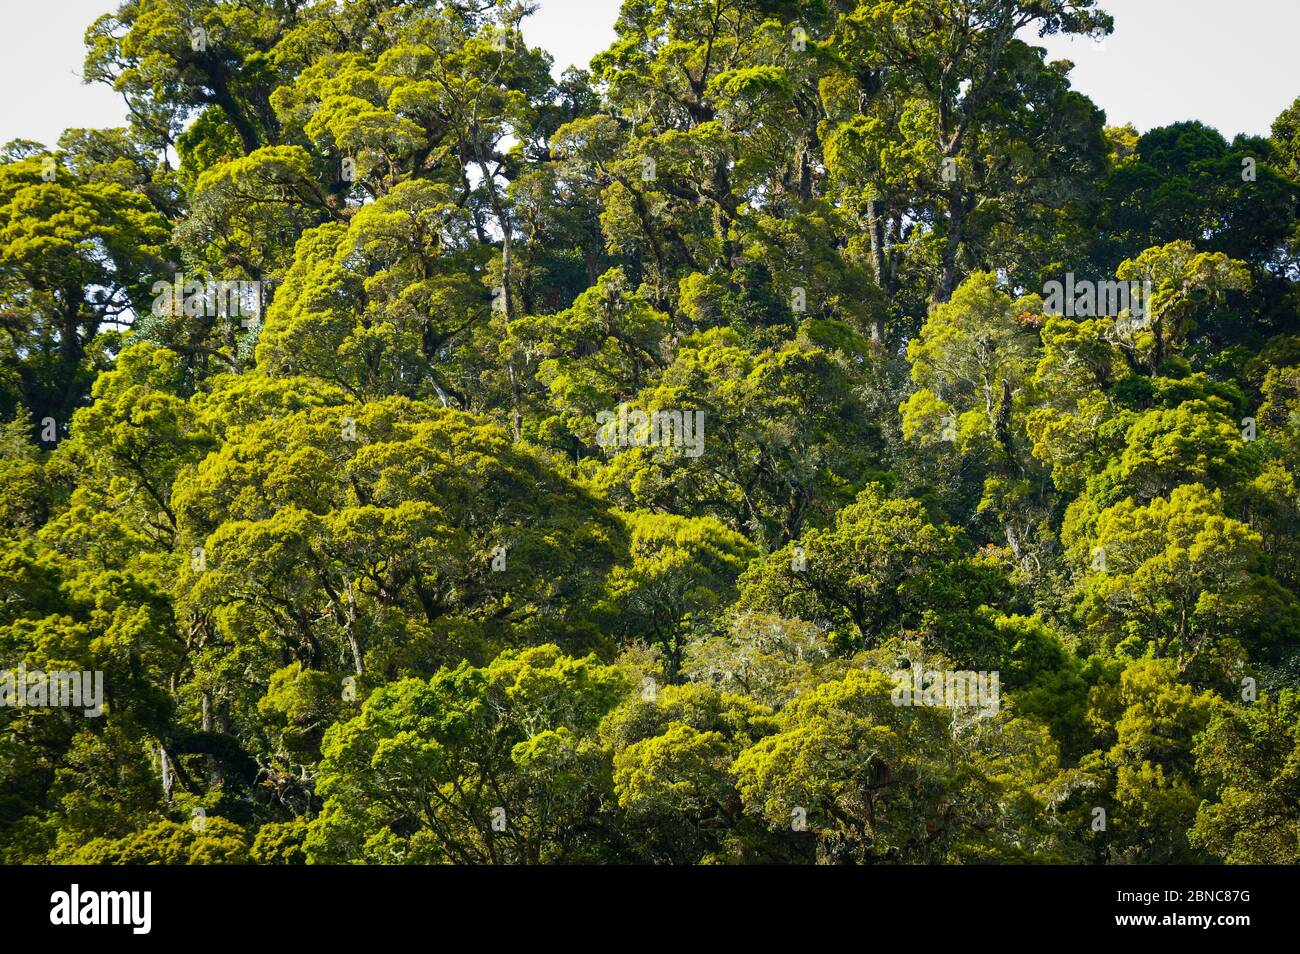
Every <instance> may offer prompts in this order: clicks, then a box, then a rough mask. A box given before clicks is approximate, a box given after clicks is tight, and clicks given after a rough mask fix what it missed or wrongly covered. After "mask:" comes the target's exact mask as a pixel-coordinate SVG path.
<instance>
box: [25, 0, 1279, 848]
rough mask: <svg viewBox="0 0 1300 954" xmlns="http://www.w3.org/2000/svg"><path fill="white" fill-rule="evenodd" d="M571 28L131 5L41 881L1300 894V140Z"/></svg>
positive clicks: (969, 54)
mask: <svg viewBox="0 0 1300 954" xmlns="http://www.w3.org/2000/svg"><path fill="white" fill-rule="evenodd" d="M530 12H531V10H530V6H529V5H528V4H516V3H513V2H506V0H486V2H483V3H478V4H463V3H412V2H409V0H367V2H365V3H344V4H339V3H334V2H327V0H242V2H239V3H231V2H226V0H123V2H120V3H118V4H116V9H115V10H112V11H111V12H108V13H106V14H105V15H104V16H102V17H100V18H99V19H98V20H97V21H96V22H95V23H94V24H92V25H91V26H90V28H89V30H88V31H87V34H86V47H87V48H86V69H85V74H86V76H87V78H88V79H89V80H91V81H93V82H100V83H104V84H107V85H109V86H111V87H112V88H113V89H114V90H115V91H116V92H117V93H118V94H120V95H121V96H122V97H124V99H125V101H126V103H127V105H128V107H129V112H130V117H131V118H130V121H129V123H128V125H127V126H126V127H124V128H116V129H69V130H67V131H66V132H65V133H64V134H63V135H62V136H61V137H59V139H58V142H57V143H56V144H55V147H54V148H47V147H46V146H45V145H42V144H40V143H36V142H31V141H28V140H21V139H20V140H15V141H13V142H11V143H9V144H7V145H5V146H3V147H0V861H4V862H6V863H33V864H39V863H68V862H71V863H93V864H246V863H254V864H277V865H278V864H283V865H296V864H306V863H315V864H381V863H382V864H388V863H405V864H444V863H453V864H455V863H460V864H470V863H472V864H479V863H591V862H599V863H651V864H661V863H662V864H700V863H708V864H739V863H745V864H748V863H814V862H816V863H962V864H969V863H1083V862H1092V863H1101V864H1127V863H1196V864H1203V863H1217V862H1229V863H1294V862H1295V861H1296V860H1297V858H1298V857H1300V856H1298V855H1297V837H1298V833H1300V821H1298V820H1297V819H1298V818H1300V809H1298V808H1297V805H1298V804H1300V799H1298V797H1297V791H1296V786H1295V776H1296V767H1297V765H1296V763H1297V759H1298V758H1300V754H1298V753H1300V737H1298V736H1297V729H1296V725H1297V716H1298V715H1300V701H1298V700H1300V695H1298V693H1300V642H1297V633H1300V548H1297V539H1298V538H1300V474H1298V473H1297V461H1298V460H1300V311H1298V310H1297V307H1296V304H1297V302H1300V285H1298V283H1297V275H1298V274H1300V272H1298V270H1297V263H1298V262H1300V254H1298V253H1300V219H1297V209H1298V208H1300V206H1298V205H1297V203H1296V197H1297V195H1300V101H1297V102H1296V103H1295V104H1292V105H1291V106H1290V107H1289V108H1288V109H1287V110H1285V111H1284V112H1283V113H1282V114H1281V115H1280V116H1279V117H1278V118H1277V120H1276V122H1275V123H1274V125H1273V128H1272V133H1271V136H1270V137H1268V138H1260V137H1252V136H1240V137H1238V138H1237V139H1236V140H1234V141H1233V142H1228V141H1226V140H1224V139H1223V137H1222V136H1220V135H1219V134H1218V133H1217V132H1215V131H1214V130H1213V129H1210V128H1209V127H1207V126H1205V125H1203V124H1201V123H1199V122H1196V121H1189V122H1180V123H1176V124H1173V125H1170V126H1166V127H1159V128H1155V129H1150V130H1147V131H1145V132H1144V133H1141V134H1139V133H1138V131H1137V130H1136V129H1134V128H1133V127H1131V126H1127V127H1121V128H1114V127H1111V128H1108V127H1106V126H1105V125H1104V116H1103V114H1102V113H1101V111H1100V110H1099V109H1098V108H1097V107H1096V106H1095V105H1094V104H1093V103H1092V102H1091V101H1089V100H1088V98H1087V97H1085V96H1084V95H1082V94H1081V93H1079V92H1078V91H1077V90H1075V89H1073V88H1072V87H1071V81H1070V70H1071V64H1069V63H1068V62H1064V61H1056V62H1049V61H1048V60H1047V59H1046V57H1045V52H1044V50H1042V49H1041V48H1039V47H1036V46H1034V45H1032V41H1033V38H1034V36H1038V37H1045V36H1050V35H1055V34H1065V35H1075V36H1084V35H1092V36H1102V35H1105V34H1107V33H1109V32H1110V31H1111V29H1112V28H1113V26H1114V24H1113V22H1112V20H1111V17H1110V16H1109V15H1108V14H1106V13H1105V12H1104V11H1102V10H1100V9H1097V5H1096V3H1094V2H1093V0H964V2H961V3H957V2H953V0H845V2H840V3H834V4H830V3H825V2H813V0H789V2H787V0H779V2H778V0H708V2H705V0H673V2H671V3H669V2H661V0H653V2H652V0H628V2H625V3H624V4H623V5H622V8H621V11H620V14H619V18H618V22H617V24H616V26H615V33H616V36H615V39H614V41H613V42H612V44H611V45H610V46H609V48H608V49H606V50H605V51H603V52H601V53H600V54H599V55H597V56H596V58H595V59H594V60H593V62H592V63H591V64H590V70H589V71H587V70H581V69H571V70H568V71H566V72H565V73H564V74H563V75H562V76H560V77H558V78H557V77H555V76H553V75H552V73H551V66H552V61H551V58H550V56H549V54H547V53H546V52H545V51H544V50H541V49H536V48H531V47H529V46H527V44H526V43H525V42H524V30H523V29H522V28H521V23H522V22H523V21H524V18H525V17H527V16H528V14H529V13H530ZM1067 275H1069V276H1073V278H1071V279H1070V281H1071V282H1073V281H1074V280H1075V279H1078V280H1080V281H1081V282H1087V283H1088V285H1087V286H1086V287H1087V289H1088V290H1087V292H1086V293H1085V294H1084V297H1082V298H1080V299H1076V300H1075V301H1071V302H1069V303H1068V307H1067V303H1066V302H1065V301H1064V298H1063V297H1061V296H1060V295H1059V294H1057V293H1054V292H1053V291H1052V290H1051V289H1052V287H1053V286H1051V285H1050V284H1049V283H1050V282H1055V281H1060V279H1061V278H1062V277H1063V276H1067ZM230 282H236V283H242V284H241V285H238V286H236V287H237V288H241V289H244V290H245V291H248V292H249V293H250V294H252V295H253V297H254V298H255V299H256V303H257V304H256V307H252V303H251V302H250V303H249V308H248V310H247V311H245V309H244V308H243V307H241V308H238V309H233V308H232V307H231V306H230V301H229V299H226V300H225V301H224V303H223V304H220V305H218V306H217V307H215V308H209V307H208V303H207V301H206V300H205V298H206V289H207V286H208V284H209V283H212V285H213V288H214V292H213V293H214V294H216V293H217V292H216V289H218V288H220V287H222V285H221V283H230ZM1100 283H1107V285H1106V287H1107V288H1108V289H1110V290H1111V291H1114V290H1117V289H1121V288H1122V289H1125V290H1127V289H1129V288H1131V287H1136V288H1138V289H1139V290H1141V291H1140V292H1139V298H1138V300H1136V301H1134V300H1132V299H1126V300H1124V301H1122V302H1112V301H1111V299H1110V298H1109V297H1107V295H1105V294H1103V292H1102V290H1101V285H1100ZM1129 283H1136V284H1135V285H1130V284H1129ZM1094 289H1095V290H1096V291H1095V293H1094ZM175 291H179V293H180V300H179V301H178V300H177V299H176V295H175V294H174V292H175ZM242 293H243V292H241V294H242ZM1080 302H1082V303H1083V304H1080ZM1112 304H1114V305H1115V307H1111V305H1112ZM236 312H240V313H236ZM19 672H28V673H32V672H39V673H46V672H51V673H57V672H72V673H82V672H85V673H87V674H91V675H94V674H99V675H100V676H102V683H103V698H102V700H100V701H101V702H102V710H101V711H98V712H95V713H94V714H90V713H88V712H86V711H84V707H83V709H78V708H77V707H75V706H72V705H62V704H47V703H49V702H50V701H51V700H50V699H49V698H48V697H45V696H41V697H34V698H36V702H35V703H33V704H31V705H28V704H26V700H27V695H26V690H27V687H26V685H25V684H24V686H23V690H24V695H23V697H22V699H23V704H21V705H20V704H18V697H17V695H16V692H17V690H16V689H14V688H12V687H14V686H15V685H16V681H17V678H18V673H19ZM927 673H928V674H930V675H932V676H933V677H934V679H933V680H930V679H929V676H927V675H926V674H927ZM966 676H970V677H971V678H972V679H975V680H976V682H975V683H972V684H971V685H975V686H982V687H984V691H985V692H986V693H992V696H991V697H977V698H975V700H974V702H972V697H970V696H966V697H965V698H962V697H961V693H958V694H957V695H954V694H953V693H954V692H957V690H958V689H960V687H961V686H962V685H965V683H964V682H963V680H964V678H965V677H966ZM904 678H906V679H908V680H910V679H913V678H916V679H922V680H923V681H927V688H926V689H925V690H924V691H922V690H921V689H920V687H917V693H918V694H919V695H918V696H917V697H916V698H915V699H914V698H913V697H912V696H911V695H908V694H905V693H904V692H903V689H904V688H905V683H904V681H903V680H904ZM38 684H39V685H40V686H41V687H42V688H41V692H42V693H44V692H45V689H44V683H39V681H38ZM972 691H974V690H972ZM977 696H978V694H977ZM42 700H43V701H42ZM909 700H911V701H912V702H914V703H915V704H907V703H908V702H909ZM1103 821H1104V824H1102V823H1101V822H1103Z"/></svg>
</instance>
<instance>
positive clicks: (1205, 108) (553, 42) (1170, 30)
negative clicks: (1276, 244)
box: [0, 0, 1300, 144]
mask: <svg viewBox="0 0 1300 954" xmlns="http://www.w3.org/2000/svg"><path fill="white" fill-rule="evenodd" d="M113 6H115V4H114V3H113V0H51V2H46V3H39V2H32V0H0V23H3V24H4V30H3V32H2V33H0V90H4V95H3V97H0V143H3V142H7V141H8V140H10V139H15V138H24V139H35V140H37V141H40V142H45V143H51V144H52V143H53V142H54V141H55V140H56V139H57V138H58V136H59V133H60V132H61V131H62V130H63V129H64V128H65V127H69V126H111V125H119V124H121V123H122V122H123V115H124V114H123V109H122V106H121V104H120V102H119V101H118V99H117V98H116V96H114V94H113V93H112V92H111V91H109V90H108V89H107V88H106V87H102V86H85V85H83V84H82V83H81V78H80V69H81V61H82V55H83V47H82V36H83V34H84V33H85V29H86V27H87V26H89V24H90V23H91V21H93V20H94V19H95V17H96V16H97V15H98V14H100V13H102V12H104V11H106V10H109V9H111V8H112V7H113ZM618 6H619V0H542V3H541V9H540V10H539V11H538V13H537V14H535V15H534V16H533V17H532V18H531V19H529V20H527V21H525V25H524V33H525V36H526V37H527V39H528V41H529V42H530V43H532V44H534V45H536V46H542V47H545V48H546V49H547V50H549V51H550V53H551V54H552V56H554V57H555V62H556V67H557V72H558V70H559V69H562V68H563V67H564V66H567V65H569V64H571V63H576V64H579V65H586V63H587V61H588V60H589V59H590V58H591V56H592V54H594V53H596V52H598V51H599V50H601V49H603V48H604V47H605V46H606V45H608V43H609V41H610V40H611V39H612V37H613V35H614V34H613V24H614V18H615V16H616V15H617V12H618ZM1102 7H1103V8H1104V9H1106V10H1107V11H1108V12H1110V13H1111V14H1112V15H1113V16H1114V17H1115V34H1114V35H1113V36H1111V37H1110V38H1109V39H1108V40H1107V41H1106V43H1105V44H1104V45H1103V46H1102V47H1100V48H1098V46H1097V44H1095V43H1094V42H1093V41H1091V40H1086V39H1076V40H1070V41H1062V40H1059V39H1051V40H1049V41H1047V42H1046V43H1044V44H1043V45H1046V46H1047V47H1048V51H1049V56H1050V57H1052V58H1061V57H1063V58H1067V59H1071V60H1073V61H1074V62H1075V64H1076V67H1075V71H1074V73H1073V79H1074V85H1075V87H1076V88H1078V89H1080V90H1082V91H1083V92H1084V93H1087V94H1088V95H1089V96H1091V97H1092V99H1093V100H1094V101H1095V102H1096V103H1097V104H1098V105H1099V106H1101V107H1102V108H1103V109H1104V110H1106V114H1107V119H1108V121H1109V122H1111V123H1115V124H1120V123H1125V122H1131V123H1133V125H1135V126H1136V127H1137V128H1138V129H1139V130H1146V129H1149V128H1151V127H1152V126H1159V125H1163V124H1165V123H1169V122H1174V121H1177V120H1180V119H1200V120H1202V121H1203V122H1206V123H1208V124H1209V125H1211V126H1215V127H1217V128H1218V129H1219V130H1220V131H1221V132H1222V133H1223V134H1224V135H1225V136H1227V137H1228V138H1232V136H1234V135H1235V134H1236V133H1239V132H1248V133H1255V134H1261V135H1263V134H1266V133H1267V132H1268V127H1269V125H1270V124H1271V123H1272V121H1273V118H1274V117H1275V116H1277V114H1278V113H1280V112H1281V111H1282V110H1283V109H1284V108H1286V106H1287V105H1288V104H1290V103H1291V102H1292V100H1294V99H1295V98H1296V97H1297V96H1300V53H1298V52H1297V48H1296V42H1297V38H1300V0H1103V3H1102Z"/></svg>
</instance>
